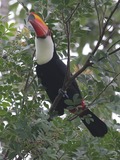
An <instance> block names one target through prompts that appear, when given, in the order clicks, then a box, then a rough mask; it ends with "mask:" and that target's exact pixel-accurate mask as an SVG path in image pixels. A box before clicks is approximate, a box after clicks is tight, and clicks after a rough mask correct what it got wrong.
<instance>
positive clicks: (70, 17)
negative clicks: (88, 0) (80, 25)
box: [66, 2, 80, 23]
mask: <svg viewBox="0 0 120 160" xmlns="http://www.w3.org/2000/svg"><path fill="white" fill-rule="evenodd" d="M79 6H80V2H79V3H78V4H77V5H76V7H75V9H74V10H73V11H72V13H71V14H70V16H69V17H68V18H67V20H66V23H67V22H70V20H71V19H72V17H73V15H74V14H75V12H76V10H77V9H78V7H79Z"/></svg>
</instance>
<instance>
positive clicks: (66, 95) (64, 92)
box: [58, 88, 69, 98]
mask: <svg viewBox="0 0 120 160" xmlns="http://www.w3.org/2000/svg"><path fill="white" fill-rule="evenodd" d="M58 93H59V94H62V96H63V97H64V98H65V97H66V98H69V96H68V94H67V91H64V90H63V89H62V88H60V89H59V91H58Z"/></svg>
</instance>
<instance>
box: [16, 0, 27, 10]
mask: <svg viewBox="0 0 120 160" xmlns="http://www.w3.org/2000/svg"><path fill="white" fill-rule="evenodd" d="M18 3H19V4H21V5H22V6H23V8H24V9H25V11H26V12H27V13H28V12H29V9H28V8H27V7H26V6H25V5H24V3H23V2H20V1H18Z"/></svg>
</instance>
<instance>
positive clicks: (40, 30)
mask: <svg viewBox="0 0 120 160" xmlns="http://www.w3.org/2000/svg"><path fill="white" fill-rule="evenodd" d="M28 21H29V22H30V23H31V25H32V26H33V28H34V30H35V33H36V37H37V38H46V37H47V36H48V35H50V30H49V28H48V26H47V25H46V24H45V22H44V21H43V20H42V18H41V17H40V16H38V15H37V14H36V13H34V12H31V13H30V14H29V16H28Z"/></svg>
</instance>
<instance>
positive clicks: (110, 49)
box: [107, 39, 120, 52]
mask: <svg viewBox="0 0 120 160" xmlns="http://www.w3.org/2000/svg"><path fill="white" fill-rule="evenodd" d="M118 42H120V39H119V40H118V41H116V42H115V43H113V44H112V45H111V46H110V47H109V48H108V50H107V52H109V50H111V48H112V47H113V46H115V45H116V44H117V43H118Z"/></svg>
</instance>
